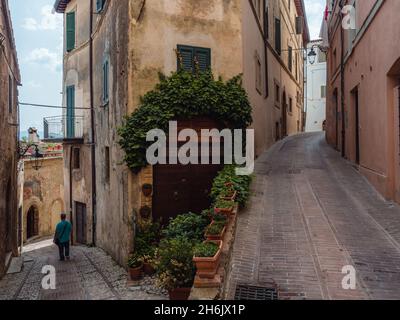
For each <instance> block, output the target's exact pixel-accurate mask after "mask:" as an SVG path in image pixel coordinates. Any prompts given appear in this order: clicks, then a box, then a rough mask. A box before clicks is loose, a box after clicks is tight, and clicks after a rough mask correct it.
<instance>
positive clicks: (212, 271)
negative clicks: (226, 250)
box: [193, 241, 223, 279]
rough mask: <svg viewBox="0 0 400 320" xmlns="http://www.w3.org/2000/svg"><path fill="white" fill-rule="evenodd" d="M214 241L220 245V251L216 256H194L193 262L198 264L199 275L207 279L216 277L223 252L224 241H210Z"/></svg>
mask: <svg viewBox="0 0 400 320" xmlns="http://www.w3.org/2000/svg"><path fill="white" fill-rule="evenodd" d="M208 242H214V243H216V244H218V245H219V249H218V252H217V253H216V254H215V256H214V257H211V258H205V257H194V258H193V262H194V263H195V264H196V268H197V275H198V276H199V277H200V278H205V279H214V277H215V275H216V274H217V272H218V268H219V264H220V261H221V252H222V245H223V242H222V241H208Z"/></svg>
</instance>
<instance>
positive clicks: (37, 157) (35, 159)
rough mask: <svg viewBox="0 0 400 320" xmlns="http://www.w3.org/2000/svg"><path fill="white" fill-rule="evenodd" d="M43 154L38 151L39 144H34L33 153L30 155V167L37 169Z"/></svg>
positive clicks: (41, 162)
mask: <svg viewBox="0 0 400 320" xmlns="http://www.w3.org/2000/svg"><path fill="white" fill-rule="evenodd" d="M43 158H44V156H43V154H42V153H40V151H39V146H38V145H35V153H34V154H33V155H32V156H31V161H32V168H33V169H34V170H36V171H39V170H40V169H41V168H42V166H43Z"/></svg>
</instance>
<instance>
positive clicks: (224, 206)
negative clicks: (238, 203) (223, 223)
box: [215, 199, 235, 215]
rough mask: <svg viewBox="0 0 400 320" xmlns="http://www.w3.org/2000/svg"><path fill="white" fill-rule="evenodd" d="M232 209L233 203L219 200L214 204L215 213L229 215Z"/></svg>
mask: <svg viewBox="0 0 400 320" xmlns="http://www.w3.org/2000/svg"><path fill="white" fill-rule="evenodd" d="M234 207H235V202H234V201H227V200H222V199H219V200H218V201H217V202H216V204H215V213H223V214H226V215H231V214H232V212H233V209H234Z"/></svg>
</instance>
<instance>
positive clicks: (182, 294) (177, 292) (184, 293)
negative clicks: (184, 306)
mask: <svg viewBox="0 0 400 320" xmlns="http://www.w3.org/2000/svg"><path fill="white" fill-rule="evenodd" d="M191 291H192V288H176V289H172V290H169V291H168V294H169V300H173V301H185V300H188V299H189V296H190V292H191Z"/></svg>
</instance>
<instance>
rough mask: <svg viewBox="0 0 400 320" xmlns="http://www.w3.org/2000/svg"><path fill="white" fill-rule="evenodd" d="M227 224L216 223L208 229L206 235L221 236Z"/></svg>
mask: <svg viewBox="0 0 400 320" xmlns="http://www.w3.org/2000/svg"><path fill="white" fill-rule="evenodd" d="M224 228H225V224H224V223H221V222H214V223H213V224H212V225H210V226H208V227H207V229H206V234H208V235H213V236H216V235H219V234H221V232H222V230H224Z"/></svg>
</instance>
